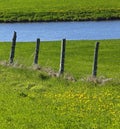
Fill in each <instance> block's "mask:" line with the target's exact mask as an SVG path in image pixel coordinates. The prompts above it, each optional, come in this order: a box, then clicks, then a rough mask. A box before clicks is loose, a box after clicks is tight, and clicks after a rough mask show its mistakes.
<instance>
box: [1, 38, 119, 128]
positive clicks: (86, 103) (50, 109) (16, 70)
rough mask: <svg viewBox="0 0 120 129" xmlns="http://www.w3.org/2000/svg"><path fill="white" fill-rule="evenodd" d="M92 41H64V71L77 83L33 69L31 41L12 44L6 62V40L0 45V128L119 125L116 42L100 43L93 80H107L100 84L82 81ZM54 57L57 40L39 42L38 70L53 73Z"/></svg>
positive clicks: (90, 57)
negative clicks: (12, 54) (11, 58)
mask: <svg viewBox="0 0 120 129" xmlns="http://www.w3.org/2000/svg"><path fill="white" fill-rule="evenodd" d="M95 42H96V41H67V45H66V59H65V75H66V74H67V76H72V77H74V78H75V79H76V80H77V81H76V82H73V81H72V80H66V79H64V78H63V77H60V78H56V77H51V76H49V75H48V73H46V72H45V71H40V70H33V69H32V67H31V66H32V64H33V58H34V50H35V48H34V47H35V43H17V45H16V55H15V60H14V61H15V64H14V65H13V66H6V64H5V62H9V53H10V45H11V44H10V43H0V63H1V65H0V89H1V90H0V128H1V129H16V128H17V129H119V128H120V125H119V121H120V94H119V93H120V59H119V53H120V40H104V41H100V43H101V44H100V49H99V61H98V62H99V63H98V79H99V78H104V79H109V78H112V80H110V81H107V82H105V83H101V82H99V83H97V82H96V81H95V82H94V81H92V80H90V81H87V78H90V76H91V72H92V64H93V53H94V45H95ZM48 48H49V49H48ZM59 56H60V42H58V41H57V42H42V43H41V50H40V53H39V65H40V66H41V67H42V68H43V67H44V68H45V67H48V68H50V69H52V70H54V71H56V72H57V71H58V70H59ZM21 64H22V66H21ZM101 81H102V80H101Z"/></svg>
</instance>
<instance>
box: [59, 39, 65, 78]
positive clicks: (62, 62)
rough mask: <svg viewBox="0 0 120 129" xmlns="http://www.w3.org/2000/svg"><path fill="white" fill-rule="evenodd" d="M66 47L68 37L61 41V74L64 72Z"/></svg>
mask: <svg viewBox="0 0 120 129" xmlns="http://www.w3.org/2000/svg"><path fill="white" fill-rule="evenodd" d="M65 47H66V39H63V40H62V42H61V55H60V69H59V76H60V75H61V74H63V73H64V63H65Z"/></svg>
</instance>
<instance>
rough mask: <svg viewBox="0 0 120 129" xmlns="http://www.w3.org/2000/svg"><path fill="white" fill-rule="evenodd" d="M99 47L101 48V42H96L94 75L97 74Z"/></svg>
mask: <svg viewBox="0 0 120 129" xmlns="http://www.w3.org/2000/svg"><path fill="white" fill-rule="evenodd" d="M98 49H99V42H97V43H96V46H95V50H94V62H93V70H92V76H93V77H96V76H97V64H98Z"/></svg>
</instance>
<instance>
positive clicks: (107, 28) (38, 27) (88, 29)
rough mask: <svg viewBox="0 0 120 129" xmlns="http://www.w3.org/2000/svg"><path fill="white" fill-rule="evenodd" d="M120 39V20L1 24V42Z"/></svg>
mask: <svg viewBox="0 0 120 129" xmlns="http://www.w3.org/2000/svg"><path fill="white" fill-rule="evenodd" d="M14 31H16V32H17V41H25V42H27V41H36V39H37V38H40V39H41V40H42V41H52V40H61V39H63V38H66V39H67V40H101V39H120V20H118V21H99V22H95V21H94V22H93V21H87V22H38V23H0V42H2V41H11V40H12V37H13V32H14Z"/></svg>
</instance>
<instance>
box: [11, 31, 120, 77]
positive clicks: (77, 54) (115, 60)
mask: <svg viewBox="0 0 120 129" xmlns="http://www.w3.org/2000/svg"><path fill="white" fill-rule="evenodd" d="M16 38H17V34H16V32H14V35H13V39H12V46H11V51H10V58H9V62H10V64H12V63H14V62H15V60H16V59H17V55H15V54H16V53H15V52H17V51H18V49H17V50H15V47H16V46H17V45H16ZM81 42H83V43H82V44H80V45H76V44H77V43H71V42H70V41H66V39H63V40H62V41H61V45H60V44H59V43H57V45H56V44H55V43H53V44H52V47H51V48H50V45H48V44H46V43H44V45H45V46H46V49H45V48H43V47H42V46H43V44H41V42H40V39H37V41H36V47H35V51H34V52H33V53H32V57H33V61H32V62H33V63H34V64H39V63H38V62H39V60H40V61H41V60H43V58H44V57H45V56H46V53H48V54H51V52H49V49H50V50H51V51H52V50H55V48H54V47H56V48H57V49H56V50H55V53H53V51H52V53H53V54H52V55H51V56H53V55H54V58H57V68H56V69H58V75H59V76H60V75H62V74H64V71H65V72H66V73H70V74H71V73H72V74H73V75H74V74H75V75H76V76H84V75H90V74H92V76H93V77H96V76H97V73H99V75H103V76H104V75H110V77H111V76H113V75H114V76H115V77H116V78H119V73H120V69H119V68H120V58H119V53H120V51H119V50H120V47H119V43H118V41H117V40H116V43H115V44H112V43H106V42H107V41H101V42H105V43H104V44H103V43H99V42H96V43H95V47H94V45H93V41H90V43H89V44H88V43H87V44H86V42H87V41H81ZM108 42H110V41H108ZM47 45H48V47H47ZM53 46H54V47H53ZM29 47H30V46H29ZM60 47H61V48H60ZM99 47H100V48H99ZM113 47H114V49H113ZM108 48H109V49H108ZM60 49H61V50H60ZM44 50H45V51H44ZM42 51H44V52H42ZM60 51H61V52H60ZM56 52H57V53H56ZM21 53H22V52H21ZM34 53H35V54H34ZM41 54H43V55H42V56H41ZM58 54H59V55H58ZM14 57H16V58H15V59H14ZM49 57H50V55H49ZM50 58H51V57H50ZM45 59H46V58H45ZM45 59H44V60H45ZM58 59H59V61H58ZM50 60H51V59H47V61H44V62H46V63H47V65H48V66H49V67H52V66H50V64H51V63H50ZM41 62H42V61H41ZM53 62H56V61H54V60H53ZM58 64H59V65H58ZM40 65H42V64H40ZM58 67H59V68H58ZM73 67H74V68H73ZM79 67H80V68H79ZM84 73H85V74H84ZM106 73H107V74H106Z"/></svg>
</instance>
